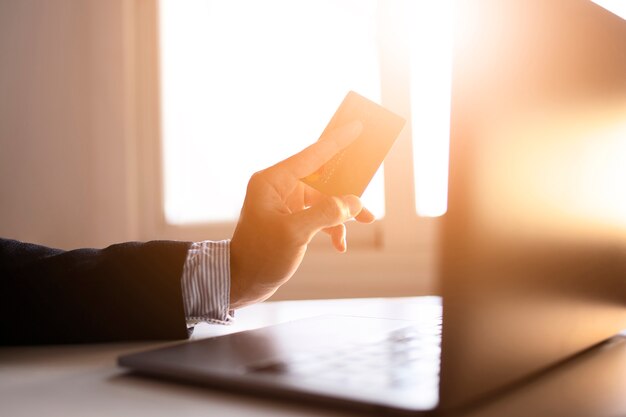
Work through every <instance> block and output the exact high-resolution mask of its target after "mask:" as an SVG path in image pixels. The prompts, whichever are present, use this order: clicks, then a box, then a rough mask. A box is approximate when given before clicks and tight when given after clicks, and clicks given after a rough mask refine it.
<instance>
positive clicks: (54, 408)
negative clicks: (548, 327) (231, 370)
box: [0, 298, 626, 417]
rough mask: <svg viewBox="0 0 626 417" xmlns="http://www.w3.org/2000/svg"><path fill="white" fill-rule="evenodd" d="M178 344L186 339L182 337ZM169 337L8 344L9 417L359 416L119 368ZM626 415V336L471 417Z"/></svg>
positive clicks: (340, 310) (361, 306) (291, 307)
mask: <svg viewBox="0 0 626 417" xmlns="http://www.w3.org/2000/svg"><path fill="white" fill-rule="evenodd" d="M436 305H437V301H436V299H434V300H432V307H428V303H426V304H424V303H423V302H422V303H419V304H415V303H414V302H412V299H411V298H398V299H355V300H319V301H283V302H271V303H264V304H259V305H256V306H252V307H248V308H245V309H242V310H240V311H238V312H237V323H236V324H234V325H232V326H216V325H202V326H200V327H199V328H197V329H196V332H195V334H194V338H199V337H208V336H215V335H220V334H226V333H232V332H235V331H240V330H245V329H250V328H255V327H260V326H264V325H269V324H274V323H280V322H284V321H289V320H293V319H297V318H304V317H311V316H315V315H319V314H326V313H333V314H357V315H374V316H378V317H389V318H410V317H418V315H419V314H420V311H423V310H422V309H423V308H436ZM177 343H179V342H177ZM159 345H164V343H133V344H103V345H85V346H53V347H17V348H13V347H12V348H0V416H36V415H45V416H64V417H66V416H81V417H82V416H112V415H132V416H151V417H156V416H171V415H177V416H350V415H354V414H353V413H350V412H346V411H336V410H329V409H324V408H318V407H315V406H313V405H311V404H297V403H293V402H286V401H281V400H276V399H263V398H260V397H254V396H250V395H237V394H235V393H228V392H223V391H217V390H211V389H207V388H202V387H196V386H190V385H182V384H176V383H172V382H166V381H161V380H153V379H148V378H144V377H139V376H134V375H130V374H128V373H127V372H126V371H125V370H124V369H121V368H118V367H117V365H116V359H117V357H118V356H119V355H120V354H123V353H127V352H131V351H137V350H143V349H147V348H150V347H155V346H159ZM514 415H520V416H522V415H523V416H528V415H533V416H540V415H550V416H557V415H564V416H565V415H567V416H575V415H586V416H588V415H593V416H597V417H601V416H616V415H626V341H625V340H624V338H623V337H618V338H616V339H615V340H614V342H613V343H612V344H609V345H607V346H604V347H603V348H602V349H596V350H594V351H593V352H592V353H590V354H588V355H586V356H584V357H581V358H579V359H578V360H576V361H574V362H572V363H571V364H569V365H567V366H565V367H562V369H559V370H558V371H556V372H552V373H550V374H548V375H547V376H546V377H544V378H541V379H539V380H537V381H535V382H533V383H532V384H528V385H527V386H524V387H522V388H520V389H518V390H516V391H514V392H511V393H508V394H507V395H504V396H502V397H500V398H498V399H497V400H495V401H493V402H491V403H489V404H487V405H486V406H485V407H483V408H481V409H480V410H476V411H475V412H474V413H472V416H475V417H478V416H514Z"/></svg>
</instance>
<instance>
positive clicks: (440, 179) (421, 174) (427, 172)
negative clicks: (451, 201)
mask: <svg viewBox="0 0 626 417" xmlns="http://www.w3.org/2000/svg"><path fill="white" fill-rule="evenodd" d="M407 4H408V9H409V10H408V13H407V16H408V18H409V19H410V21H411V24H410V25H409V27H410V28H411V29H410V30H411V33H410V37H411V38H410V43H409V44H410V48H411V52H410V53H411V57H410V58H411V92H410V94H411V119H412V129H413V152H414V157H413V163H414V173H415V200H416V201H415V207H416V210H417V214H419V215H421V216H428V217H436V216H441V215H443V214H444V213H445V212H446V210H447V201H448V196H447V194H448V159H449V147H450V99H451V97H450V96H451V84H452V42H453V26H454V15H453V11H454V10H453V1H452V0H438V1H431V2H424V1H408V2H407Z"/></svg>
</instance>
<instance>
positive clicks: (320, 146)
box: [276, 120, 363, 178]
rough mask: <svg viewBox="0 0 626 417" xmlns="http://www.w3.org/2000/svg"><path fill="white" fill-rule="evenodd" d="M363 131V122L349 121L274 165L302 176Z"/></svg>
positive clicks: (297, 176)
mask: <svg viewBox="0 0 626 417" xmlns="http://www.w3.org/2000/svg"><path fill="white" fill-rule="evenodd" d="M362 131H363V123H361V122H360V121H358V120H357V121H354V122H350V123H348V124H346V125H343V126H341V127H340V128H337V129H334V130H332V131H331V132H329V133H328V135H324V136H325V137H324V138H323V139H321V140H318V141H317V142H315V143H314V144H312V145H310V146H309V147H307V148H305V149H304V150H302V151H300V152H299V153H297V154H295V155H293V156H290V157H289V158H287V159H285V160H284V161H282V162H279V163H278V164H276V166H277V167H278V166H279V167H281V168H283V169H286V170H287V171H288V172H289V173H291V174H292V175H293V176H295V177H296V178H303V177H306V176H307V175H309V174H311V173H313V172H315V171H317V170H318V169H319V168H320V167H321V166H322V165H324V164H325V163H326V162H328V161H330V160H331V159H332V157H333V156H335V155H336V154H337V153H338V152H339V151H341V150H342V149H344V148H345V147H346V146H348V145H350V144H351V143H352V142H354V140H355V139H356V138H358V137H359V135H360V134H361V132H362Z"/></svg>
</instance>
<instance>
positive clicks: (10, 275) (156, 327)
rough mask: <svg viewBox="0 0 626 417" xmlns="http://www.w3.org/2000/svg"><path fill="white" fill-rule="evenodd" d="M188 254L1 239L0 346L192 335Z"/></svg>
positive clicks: (166, 245)
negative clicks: (184, 286)
mask: <svg viewBox="0 0 626 417" xmlns="http://www.w3.org/2000/svg"><path fill="white" fill-rule="evenodd" d="M188 248H189V243H186V242H164V241H156V242H147V243H123V244H118V245H113V246H110V247H108V248H106V249H78V250H72V251H63V250H59V249H51V248H46V247H43V246H38V245H32V244H27V243H21V242H17V241H15V240H6V239H0V343H1V344H42V343H46V344H47V343H84V342H105V341H106V342H108V341H121V340H141V339H176V338H185V337H187V327H186V323H185V314H184V307H183V300H182V290H181V276H182V271H183V265H184V262H185V259H186V256H187V250H188Z"/></svg>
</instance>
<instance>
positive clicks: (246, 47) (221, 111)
mask: <svg viewBox="0 0 626 417" xmlns="http://www.w3.org/2000/svg"><path fill="white" fill-rule="evenodd" d="M376 7H377V2H376V1H375V0H369V1H363V0H340V1H339V0H316V1H308V2H294V1H290V0H268V1H262V2H261V1H255V0H187V1H185V2H180V1H177V0H161V1H160V35H161V38H160V43H161V62H160V65H161V68H160V70H161V110H162V135H163V158H164V161H163V162H164V188H165V189H164V193H165V216H166V220H167V222H168V223H173V224H182V223H198V222H222V221H232V220H235V219H236V218H237V216H238V214H239V209H240V207H241V205H242V203H243V197H244V194H245V190H246V184H247V181H248V179H249V177H250V175H251V174H252V173H254V172H255V171H258V170H260V169H263V168H266V167H268V166H270V165H273V164H274V163H276V162H278V161H280V160H282V159H284V158H286V157H288V156H290V155H291V154H293V153H295V152H297V151H299V150H301V149H303V148H304V147H306V146H307V145H309V144H311V143H312V142H314V141H316V140H317V138H318V137H319V135H320V134H321V132H322V131H323V129H324V127H325V126H326V124H327V123H328V121H329V120H330V117H331V116H332V114H333V113H334V111H335V109H336V108H337V107H338V105H339V103H340V102H341V100H342V99H343V97H344V96H345V94H346V93H347V92H348V91H349V90H354V91H357V92H359V93H360V94H362V95H364V96H366V97H368V98H369V99H371V100H373V101H377V102H380V75H379V61H378V53H377V40H376V36H377V32H376ZM381 173H382V170H380V171H379V174H377V176H376V177H375V178H374V180H373V182H372V184H370V187H369V188H368V190H367V191H366V193H365V194H364V196H363V200H364V204H365V205H366V206H367V207H368V208H370V210H371V211H372V212H374V213H375V215H376V216H377V217H379V218H380V217H382V216H383V215H384V191H383V181H382V177H381Z"/></svg>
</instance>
